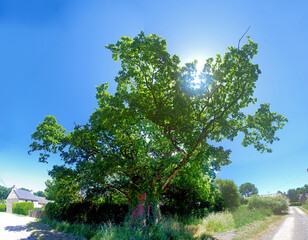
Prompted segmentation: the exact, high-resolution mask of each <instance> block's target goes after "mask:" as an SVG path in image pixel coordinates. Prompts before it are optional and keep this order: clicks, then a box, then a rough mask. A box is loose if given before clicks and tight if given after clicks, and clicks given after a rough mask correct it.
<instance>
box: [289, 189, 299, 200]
mask: <svg viewBox="0 0 308 240" xmlns="http://www.w3.org/2000/svg"><path fill="white" fill-rule="evenodd" d="M287 196H288V198H289V200H290V202H298V201H299V193H298V192H297V191H296V190H295V189H289V190H288V193H287Z"/></svg>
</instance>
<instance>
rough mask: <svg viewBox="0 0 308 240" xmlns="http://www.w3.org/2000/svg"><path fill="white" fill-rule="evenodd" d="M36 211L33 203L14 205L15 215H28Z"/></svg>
mask: <svg viewBox="0 0 308 240" xmlns="http://www.w3.org/2000/svg"><path fill="white" fill-rule="evenodd" d="M33 209H34V203H33V202H20V203H13V209H12V211H13V213H17V214H22V215H28V213H29V210H33Z"/></svg>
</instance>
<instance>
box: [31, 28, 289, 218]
mask: <svg viewBox="0 0 308 240" xmlns="http://www.w3.org/2000/svg"><path fill="white" fill-rule="evenodd" d="M166 48H167V44H166V41H165V39H162V38H161V37H159V36H157V35H155V34H152V35H149V36H146V35H145V34H144V33H143V32H141V33H140V34H139V35H138V36H137V37H135V38H133V39H132V38H129V37H122V38H121V40H120V41H118V42H117V43H116V44H110V45H107V49H109V50H110V51H111V52H112V58H113V59H114V60H115V61H118V60H119V61H120V64H121V70H120V71H119V74H118V76H117V77H116V78H115V82H116V83H117V89H116V92H115V94H114V95H112V94H110V93H109V92H108V91H107V90H108V84H107V83H104V84H102V85H101V86H99V87H97V94H96V98H97V101H98V107H97V108H96V110H95V111H94V113H93V114H92V115H91V116H90V118H89V121H88V123H86V124H84V125H76V126H75V128H74V130H73V131H71V132H69V131H66V130H65V129H64V128H63V127H62V126H61V125H59V124H58V123H57V121H56V118H55V117H53V116H47V117H45V119H44V121H43V122H41V123H39V125H38V127H37V129H36V131H35V132H34V133H33V135H32V139H33V140H34V141H33V143H32V144H31V145H30V148H31V149H30V152H34V151H39V152H40V157H39V161H40V162H47V161H48V158H49V157H50V153H60V156H61V158H62V160H63V161H64V164H65V165H67V166H68V167H71V168H74V171H75V172H76V173H77V175H78V179H82V180H81V181H80V182H81V184H82V188H83V191H87V189H93V188H96V187H97V188H99V187H101V186H102V185H104V186H107V187H109V188H110V189H113V190H115V191H117V192H118V193H119V194H122V195H123V196H124V197H125V198H126V199H127V200H128V201H129V202H130V203H131V205H133V206H134V205H138V204H139V203H141V205H142V206H145V204H147V203H148V202H151V203H150V205H148V206H152V207H151V208H150V207H143V208H142V207H139V208H137V209H139V210H138V211H137V210H136V209H135V210H133V212H132V216H133V217H132V218H135V217H136V216H139V215H143V216H146V215H147V214H145V212H146V211H148V210H149V211H151V210H155V207H154V206H155V204H154V202H155V201H158V199H159V197H160V196H161V195H162V194H163V193H164V192H166V191H168V186H169V184H170V183H171V182H172V180H173V179H174V178H175V176H176V175H177V174H178V173H179V172H180V171H182V170H183V169H184V168H187V167H190V166H191V165H192V164H194V163H196V164H195V166H197V169H196V171H203V172H204V173H205V174H209V175H210V174H214V171H213V169H215V170H219V169H220V166H222V165H225V164H228V163H230V160H229V154H230V151H229V150H224V149H223V147H221V146H217V144H214V142H216V143H218V142H221V141H222V140H223V139H228V140H231V141H232V140H233V139H234V138H235V137H236V136H237V135H238V134H239V133H241V136H243V140H242V144H243V145H244V146H248V145H253V146H254V147H255V148H256V149H257V150H258V151H260V152H264V151H267V152H270V151H271V149H270V148H269V146H268V145H269V144H272V143H273V142H274V141H276V140H279V139H278V137H277V136H276V135H275V133H276V131H277V130H278V129H281V128H282V127H283V125H284V123H285V122H286V121H287V119H286V118H284V117H283V116H281V115H280V114H277V113H275V112H271V111H270V105H269V104H261V105H260V107H259V109H258V110H256V112H255V113H254V114H246V113H247V111H245V113H244V111H243V109H245V108H247V107H248V106H249V105H250V104H255V103H256V99H255V98H254V97H253V92H254V89H255V86H256V85H255V83H256V81H257V79H258V75H259V74H260V73H261V72H260V70H259V67H258V65H257V64H254V63H253V62H252V59H253V56H254V55H256V54H257V44H256V43H254V42H253V41H251V40H250V39H249V38H248V43H247V44H244V45H243V46H242V47H241V48H234V47H230V48H228V51H227V52H226V54H225V55H224V57H221V56H220V55H219V54H218V55H217V56H216V57H215V59H214V58H209V59H207V61H206V63H205V65H204V68H203V71H202V72H201V73H200V75H199V76H198V77H199V83H198V82H195V81H194V80H195V79H196V77H197V76H196V75H197V70H196V64H197V61H194V62H192V63H187V64H185V65H182V66H181V65H180V59H179V57H178V56H176V55H173V56H171V55H170V54H169V53H168V52H167V50H166ZM191 177H193V176H191ZM136 211H137V212H136ZM153 212H154V213H155V212H156V211H153ZM151 213H152V212H151ZM150 215H151V214H148V215H147V216H150ZM154 215H155V214H154Z"/></svg>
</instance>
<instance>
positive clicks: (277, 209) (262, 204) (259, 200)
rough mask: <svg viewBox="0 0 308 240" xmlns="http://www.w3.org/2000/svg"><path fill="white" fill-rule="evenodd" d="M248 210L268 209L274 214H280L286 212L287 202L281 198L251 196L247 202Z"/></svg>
mask: <svg viewBox="0 0 308 240" xmlns="http://www.w3.org/2000/svg"><path fill="white" fill-rule="evenodd" d="M248 208H249V209H269V210H271V211H272V212H273V213H274V214H281V213H282V212H284V211H287V210H288V202H287V200H286V199H285V198H284V197H283V196H278V197H257V196H253V197H251V198H250V199H249V201H248Z"/></svg>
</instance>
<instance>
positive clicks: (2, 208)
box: [0, 204, 6, 212]
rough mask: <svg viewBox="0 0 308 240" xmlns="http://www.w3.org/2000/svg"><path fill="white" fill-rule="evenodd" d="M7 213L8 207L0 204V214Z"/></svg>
mask: <svg viewBox="0 0 308 240" xmlns="http://www.w3.org/2000/svg"><path fill="white" fill-rule="evenodd" d="M5 211H6V205H5V204H0V212H5Z"/></svg>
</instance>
